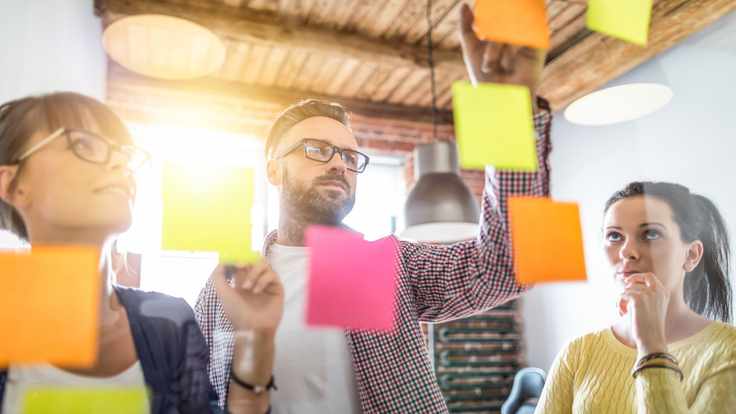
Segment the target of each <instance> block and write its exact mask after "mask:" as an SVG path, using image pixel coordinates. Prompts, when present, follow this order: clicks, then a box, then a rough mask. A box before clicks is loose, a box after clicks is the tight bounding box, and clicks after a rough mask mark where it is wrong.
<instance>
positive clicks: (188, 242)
mask: <svg viewBox="0 0 736 414" xmlns="http://www.w3.org/2000/svg"><path fill="white" fill-rule="evenodd" d="M253 184H254V181H253V170H252V169H250V168H237V167H218V168H215V167H210V168H207V169H205V168H200V167H197V168H192V167H190V166H180V165H177V164H171V163H170V164H167V165H165V166H164V172H163V234H162V249H163V250H178V251H212V252H217V253H219V255H220V262H221V263H229V264H235V263H237V264H247V263H252V262H254V261H256V260H257V259H258V257H259V254H258V253H257V252H254V251H253V250H252V247H251V246H252V243H251V229H252V224H251V208H252V206H253Z"/></svg>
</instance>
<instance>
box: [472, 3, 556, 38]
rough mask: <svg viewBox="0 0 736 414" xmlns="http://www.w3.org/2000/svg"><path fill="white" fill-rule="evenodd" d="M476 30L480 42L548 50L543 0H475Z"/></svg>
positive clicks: (547, 31) (547, 33)
mask: <svg viewBox="0 0 736 414" xmlns="http://www.w3.org/2000/svg"><path fill="white" fill-rule="evenodd" d="M474 29H475V33H476V34H477V35H478V38H480V39H481V40H491V41H494V42H501V43H511V44H514V45H519V46H529V47H534V48H538V49H549V26H548V24H547V8H546V5H545V3H544V0H476V2H475V22H474Z"/></svg>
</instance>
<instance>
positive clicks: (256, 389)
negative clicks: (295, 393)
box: [230, 368, 278, 394]
mask: <svg viewBox="0 0 736 414" xmlns="http://www.w3.org/2000/svg"><path fill="white" fill-rule="evenodd" d="M230 379H231V380H233V381H235V383H236V384H238V385H240V386H241V387H243V388H245V389H246V390H249V391H251V392H253V393H254V394H262V393H264V392H266V391H268V390H278V388H276V383H275V382H274V377H273V375H271V380H270V381H268V384H266V385H265V386H264V385H252V384H248V383H247V382H245V381H242V380H241V379H240V378H238V377H236V376H235V372H234V371H233V370H232V368H231V369H230Z"/></svg>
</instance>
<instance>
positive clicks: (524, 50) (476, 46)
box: [460, 4, 547, 107]
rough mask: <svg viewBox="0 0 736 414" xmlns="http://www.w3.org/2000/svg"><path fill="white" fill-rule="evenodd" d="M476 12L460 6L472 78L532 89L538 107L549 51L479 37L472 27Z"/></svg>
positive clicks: (477, 80) (473, 79)
mask: <svg viewBox="0 0 736 414" xmlns="http://www.w3.org/2000/svg"><path fill="white" fill-rule="evenodd" d="M473 20H474V16H473V11H472V10H470V7H469V6H468V5H467V4H463V5H462V7H461V8H460V44H461V46H462V49H463V59H464V60H465V67H466V68H467V70H468V76H469V77H470V81H471V82H472V83H473V84H474V85H476V84H478V83H481V82H493V83H509V84H516V85H523V86H526V87H528V88H529V92H530V93H531V94H532V98H533V99H532V102H533V103H534V105H535V107H536V94H537V89H538V88H539V84H540V82H541V80H542V70H543V68H544V61H545V59H546V56H547V51H546V50H544V49H535V48H530V47H526V46H516V45H511V44H507V43H498V42H491V41H484V40H480V39H479V38H478V36H477V35H476V33H475V30H473Z"/></svg>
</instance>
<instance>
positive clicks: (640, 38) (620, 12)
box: [586, 0, 652, 46]
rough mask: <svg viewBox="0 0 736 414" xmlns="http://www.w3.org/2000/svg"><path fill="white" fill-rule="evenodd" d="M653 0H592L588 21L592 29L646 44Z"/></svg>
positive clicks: (589, 5) (641, 44)
mask: <svg viewBox="0 0 736 414" xmlns="http://www.w3.org/2000/svg"><path fill="white" fill-rule="evenodd" d="M651 18H652V0H590V1H588V13H587V16H586V23H587V25H588V28H589V29H590V30H594V31H596V32H600V33H603V34H605V35H608V36H612V37H616V38H619V39H621V40H625V41H627V42H631V43H635V44H637V45H640V46H646V44H647V38H648V34H649V23H650V20H651Z"/></svg>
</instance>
